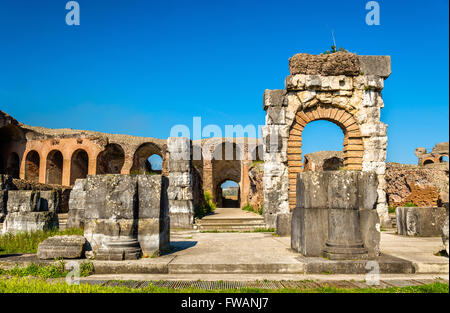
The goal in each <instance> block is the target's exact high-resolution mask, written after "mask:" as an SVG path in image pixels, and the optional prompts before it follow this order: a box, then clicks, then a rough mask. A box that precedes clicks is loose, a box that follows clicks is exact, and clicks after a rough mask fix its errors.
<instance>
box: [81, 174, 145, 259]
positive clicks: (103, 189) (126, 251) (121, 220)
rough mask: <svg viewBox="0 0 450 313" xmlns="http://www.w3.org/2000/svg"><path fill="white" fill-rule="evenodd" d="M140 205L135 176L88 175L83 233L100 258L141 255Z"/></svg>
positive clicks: (135, 257)
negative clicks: (138, 235) (138, 237)
mask: <svg viewBox="0 0 450 313" xmlns="http://www.w3.org/2000/svg"><path fill="white" fill-rule="evenodd" d="M138 209H139V202H138V198H137V182H136V177H133V176H130V175H95V176H88V178H87V181H86V208H85V212H84V215H85V226H84V237H86V239H87V241H88V242H89V244H90V245H91V248H92V250H93V251H94V252H95V253H96V258H97V259H99V260H115V261H121V260H132V259H137V258H139V256H140V255H141V248H140V246H139V242H138V240H137V228H138V218H139V217H138V216H139V215H138V214H139V212H138Z"/></svg>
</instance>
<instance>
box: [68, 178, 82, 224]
mask: <svg viewBox="0 0 450 313" xmlns="http://www.w3.org/2000/svg"><path fill="white" fill-rule="evenodd" d="M86 182H87V180H86V179H77V180H76V181H75V185H74V186H73V189H72V191H71V192H70V198H69V214H68V216H69V217H68V220H67V227H69V228H84V211H85V209H86Z"/></svg>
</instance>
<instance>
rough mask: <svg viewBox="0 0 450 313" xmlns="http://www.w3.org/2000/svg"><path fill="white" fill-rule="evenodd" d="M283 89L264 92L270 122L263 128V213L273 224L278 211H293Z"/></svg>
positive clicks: (269, 222)
mask: <svg viewBox="0 0 450 313" xmlns="http://www.w3.org/2000/svg"><path fill="white" fill-rule="evenodd" d="M284 95H285V92H284V91H283V90H266V91H265V92H264V110H266V111H267V114H266V125H265V126H264V127H263V128H262V136H263V146H264V151H265V153H264V176H263V186H264V202H263V215H264V219H265V222H266V224H267V226H268V227H269V228H276V227H277V219H278V215H284V216H286V214H289V212H290V209H289V202H288V201H289V200H288V194H289V176H288V167H287V151H288V138H289V127H288V126H287V125H286V119H285V113H284V112H285V109H286V108H285V106H286V103H287V102H286V101H284Z"/></svg>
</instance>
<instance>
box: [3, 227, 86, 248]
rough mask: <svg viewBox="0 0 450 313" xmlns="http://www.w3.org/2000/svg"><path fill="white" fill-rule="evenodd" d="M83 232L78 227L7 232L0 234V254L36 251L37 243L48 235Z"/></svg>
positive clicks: (78, 233) (81, 233) (79, 233)
mask: <svg viewBox="0 0 450 313" xmlns="http://www.w3.org/2000/svg"><path fill="white" fill-rule="evenodd" d="M83 233H84V231H83V230H82V229H79V228H72V229H66V230H58V229H53V230H45V231H42V230H39V231H33V232H22V233H17V234H12V233H7V234H4V235H0V254H15V253H17V254H21V253H36V252H37V249H38V245H39V243H40V242H42V241H44V240H45V239H47V238H48V237H52V236H57V235H83Z"/></svg>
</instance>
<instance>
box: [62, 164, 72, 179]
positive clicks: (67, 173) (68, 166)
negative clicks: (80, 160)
mask: <svg viewBox="0 0 450 313" xmlns="http://www.w3.org/2000/svg"><path fill="white" fill-rule="evenodd" d="M71 166H72V165H71V160H70V158H69V159H67V158H65V157H64V159H63V171H62V184H63V185H64V186H70V170H71Z"/></svg>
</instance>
